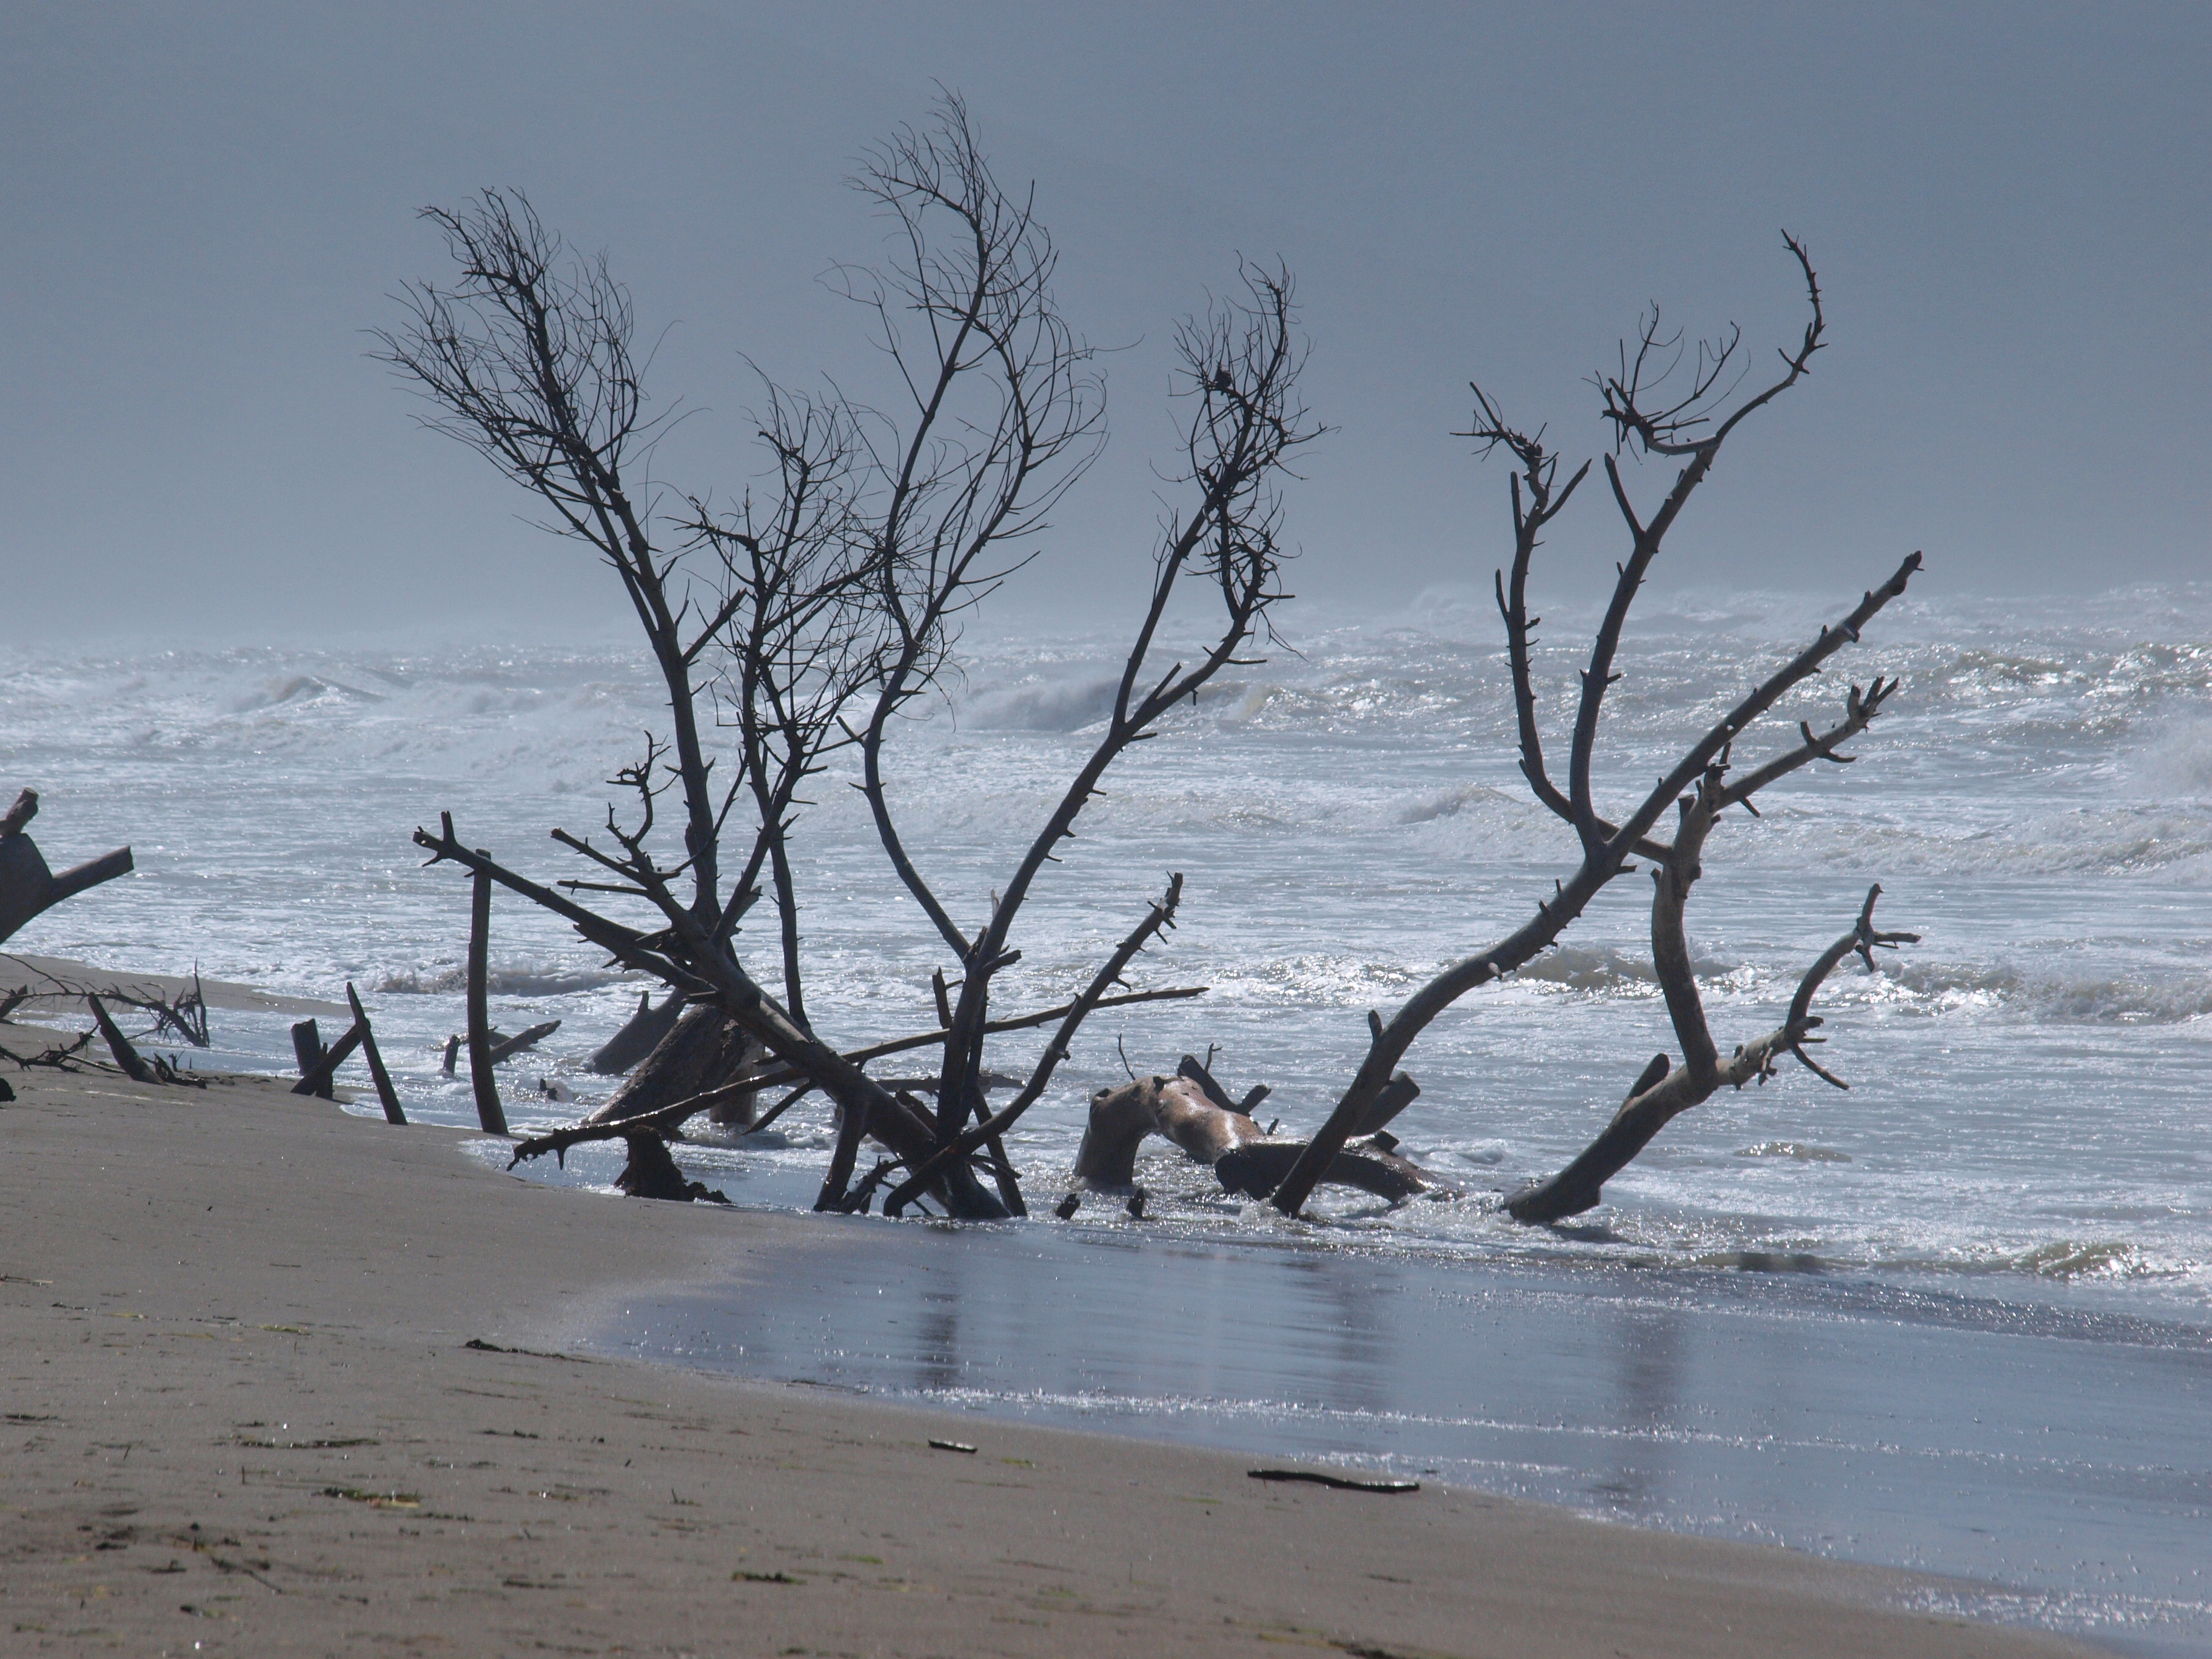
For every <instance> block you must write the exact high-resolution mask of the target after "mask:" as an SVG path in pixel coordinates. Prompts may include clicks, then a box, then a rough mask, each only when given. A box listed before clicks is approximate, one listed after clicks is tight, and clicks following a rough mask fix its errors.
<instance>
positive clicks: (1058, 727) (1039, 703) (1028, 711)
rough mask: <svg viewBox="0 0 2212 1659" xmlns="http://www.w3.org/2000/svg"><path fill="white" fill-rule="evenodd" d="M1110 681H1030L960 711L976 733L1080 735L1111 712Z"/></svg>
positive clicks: (1112, 685)
mask: <svg viewBox="0 0 2212 1659" xmlns="http://www.w3.org/2000/svg"><path fill="white" fill-rule="evenodd" d="M1120 689H1121V685H1120V682H1119V681H1117V680H1113V679H1104V678H1100V679H1085V680H1061V681H1057V682H1054V681H1030V682H1027V683H1025V684H1020V685H1015V686H1009V687H1007V688H1006V689H1005V690H989V691H985V692H983V693H981V695H980V696H976V697H975V699H974V700H973V701H971V702H968V703H967V704H965V705H964V706H963V708H962V709H961V724H962V725H963V726H968V727H969V728H970V729H972V730H975V731H978V732H1079V731H1081V730H1082V729H1083V728H1084V727H1085V726H1093V725H1096V724H1097V722H1098V721H1100V720H1104V719H1105V718H1106V717H1107V715H1109V714H1112V713H1113V712H1114V694H1115V692H1116V691H1117V690H1120Z"/></svg>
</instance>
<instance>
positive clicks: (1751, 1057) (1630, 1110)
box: [1505, 781, 1920, 1222]
mask: <svg viewBox="0 0 2212 1659" xmlns="http://www.w3.org/2000/svg"><path fill="white" fill-rule="evenodd" d="M1728 795H1729V791H1727V790H1725V789H1723V790H1719V791H1717V792H1716V791H1714V790H1712V789H1709V788H1708V787H1705V784H1704V782H1703V781H1700V784H1699V790H1698V793H1697V794H1696V795H1695V796H1694V797H1692V799H1691V800H1690V801H1688V802H1687V803H1686V804H1685V805H1684V807H1683V811H1682V815H1681V825H1680V829H1678V830H1677V831H1676V833H1675V836H1674V848H1673V849H1672V853H1671V855H1670V856H1669V857H1668V858H1667V859H1666V860H1662V862H1660V863H1659V864H1657V865H1656V866H1654V868H1653V870H1652V872H1651V875H1652V881H1653V884H1654V887H1655V889H1656V892H1655V894H1654V896H1653V899H1652V905H1651V945H1652V958H1653V960H1654V962H1655V963H1656V964H1657V966H1658V970H1659V982H1660V985H1661V987H1662V988H1663V989H1664V991H1665V993H1666V997H1667V1012H1668V1018H1670V1019H1671V1020H1672V1021H1673V1022H1674V1037H1675V1041H1676V1042H1680V1044H1681V1045H1682V1053H1683V1054H1684V1056H1685V1060H1684V1063H1683V1064H1682V1065H1680V1066H1673V1065H1672V1064H1671V1062H1670V1061H1669V1060H1668V1058H1667V1056H1666V1055H1665V1054H1655V1055H1653V1056H1652V1058H1651V1063H1650V1065H1649V1066H1645V1067H1644V1072H1643V1074H1642V1075H1641V1076H1640V1077H1638V1079H1636V1083H1635V1085H1634V1086H1633V1087H1632V1088H1631V1089H1630V1090H1629V1091H1628V1098H1627V1100H1626V1102H1625V1103H1623V1104H1622V1106H1621V1108H1620V1111H1618V1112H1617V1113H1615V1114H1614V1115H1613V1121H1612V1122H1610V1123H1609V1124H1607V1126H1606V1127H1605V1131H1604V1133H1601V1134H1600V1135H1599V1136H1598V1138H1597V1139H1595V1140H1594V1141H1592V1142H1591V1143H1590V1145H1589V1147H1588V1148H1587V1149H1585V1150H1584V1151H1583V1153H1582V1155H1581V1156H1580V1157H1578V1158H1576V1159H1575V1160H1574V1162H1573V1163H1571V1164H1568V1165H1567V1167H1566V1168H1565V1169H1564V1170H1560V1171H1559V1173H1558V1174H1557V1175H1554V1176H1549V1177H1547V1179H1545V1180H1542V1181H1536V1182H1530V1183H1528V1185H1527V1186H1525V1187H1522V1188H1520V1189H1519V1190H1518V1191H1516V1192H1514V1193H1510V1194H1508V1195H1507V1196H1506V1200H1505V1209H1506V1212H1507V1213H1508V1214H1510V1215H1511V1216H1512V1217H1513V1218H1514V1219H1515V1220H1516V1221H1528V1222H1541V1221H1558V1220H1561V1219H1563V1218H1565V1217H1567V1216H1571V1215H1579V1214H1581V1213H1582V1212H1583V1211H1584V1210H1589V1209H1595V1208H1596V1207H1597V1206H1598V1204H1599V1203H1600V1201H1601V1189H1602V1188H1604V1186H1605V1183H1606V1182H1607V1181H1609V1180H1611V1179H1612V1178H1613V1176H1616V1175H1618V1174H1620V1171H1621V1170H1624V1169H1626V1168H1627V1167H1628V1164H1629V1163H1630V1161H1631V1160H1632V1159H1633V1158H1635V1157H1636V1155H1637V1154H1638V1152H1642V1151H1643V1150H1644V1148H1645V1147H1646V1146H1650V1144H1651V1138H1652V1137H1653V1136H1654V1135H1656V1134H1657V1133H1659V1131H1660V1130H1661V1129H1662V1128H1664V1127H1666V1126H1667V1124H1668V1121H1670V1120H1672V1119H1674V1117H1676V1116H1678V1115H1680V1114H1681V1113H1683V1112H1686V1111H1688V1110H1689V1109H1690V1108H1691V1107H1692V1106H1697V1105H1700V1104H1702V1103H1705V1101H1707V1100H1710V1099H1711V1098H1712V1097H1713V1096H1714V1095H1716V1094H1717V1093H1719V1092H1720V1091H1721V1090H1722V1089H1723V1088H1731V1089H1741V1088H1742V1087H1743V1085H1745V1084H1747V1083H1753V1082H1757V1083H1762V1084H1763V1083H1765V1081H1766V1079H1768V1078H1770V1077H1771V1076H1773V1075H1774V1062H1775V1061H1776V1060H1777V1059H1778V1058H1779V1057H1780V1056H1782V1055H1783V1054H1792V1055H1795V1056H1796V1058H1797V1060H1800V1061H1801V1062H1802V1064H1803V1065H1804V1066H1805V1068H1806V1069H1807V1070H1808V1071H1809V1072H1811V1073H1813V1074H1814V1076H1816V1077H1818V1078H1819V1079H1820V1080H1821V1081H1822V1082H1824V1083H1829V1084H1832V1085H1835V1086H1836V1087H1837V1088H1838V1089H1848V1088H1850V1086H1851V1085H1850V1084H1848V1083H1846V1082H1844V1080H1843V1079H1841V1078H1839V1077H1838V1076H1836V1075H1835V1073H1832V1072H1830V1071H1829V1070H1827V1069H1826V1067H1825V1066H1821V1065H1820V1063H1819V1062H1818V1061H1816V1060H1814V1059H1813V1057H1812V1056H1811V1055H1810V1054H1807V1053H1806V1052H1805V1045H1806V1044H1807V1043H1808V1042H1820V1041H1822V1039H1821V1038H1820V1037H1816V1036H1813V1035H1812V1034H1813V1032H1814V1030H1816V1029H1818V1028H1819V1026H1820V1024H1821V1021H1820V1016H1818V1015H1817V1014H1815V1013H1814V1012H1813V1011H1812V1010H1813V997H1814V993H1816V992H1817V991H1819V990H1820V985H1821V982H1822V981H1825V980H1826V978H1827V977H1828V975H1829V974H1831V973H1832V972H1833V971H1834V969H1835V968H1836V965H1837V964H1838V963H1840V962H1842V961H1843V959H1844V957H1847V956H1850V954H1851V953H1852V952H1854V951H1857V953H1858V954H1859V955H1860V956H1861V957H1863V958H1864V959H1865V961H1866V966H1867V971H1868V972H1869V973H1872V972H1874V971H1875V964H1874V953H1875V951H1876V950H1877V949H1881V950H1895V949H1896V948H1897V947H1898V946H1899V945H1904V944H1917V942H1918V941H1919V939H1920V935H1919V934H1917V933H1878V932H1876V931H1875V925H1874V902H1875V899H1877V898H1879V897H1880V896H1881V887H1879V886H1875V887H1874V888H1871V889H1869V891H1868V893H1867V896H1866V903H1865V905H1864V906H1863V907H1862V908H1861V909H1860V911H1859V916H1858V921H1857V922H1856V923H1855V924H1853V926H1852V927H1851V928H1850V931H1849V932H1848V933H1845V934H1844V936H1843V937H1842V938H1841V939H1838V940H1837V941H1836V942H1835V943H1834V944H1833V945H1830V946H1829V947H1828V948H1827V949H1826V950H1825V951H1822V952H1821V953H1820V957H1819V958H1818V959H1817V960H1816V961H1815V962H1814V963H1813V965H1812V967H1810V968H1809V969H1807V970H1806V972H1805V975H1804V977H1803V978H1802V979H1801V980H1800V981H1798V982H1797V994H1796V996H1794V997H1792V998H1791V999H1790V1012H1789V1013H1788V1014H1787V1015H1785V1016H1784V1018H1783V1021H1782V1024H1780V1025H1778V1026H1777V1027H1776V1028H1775V1029H1774V1030H1771V1031H1770V1032H1768V1033H1767V1034H1766V1035H1765V1036H1762V1037H1759V1038H1757V1039H1755V1040H1754V1041H1753V1042H1747V1043H1743V1044H1740V1045H1739V1046H1738V1047H1737V1048H1736V1050H1735V1053H1734V1054H1731V1055H1730V1056H1729V1058H1728V1059H1727V1060H1722V1059H1721V1058H1720V1053H1719V1050H1718V1049H1717V1048H1715V1047H1714V1044H1713V1038H1712V1033H1711V1030H1709V1029H1707V1027H1706V1024H1705V1006H1704V1004H1703V1002H1702V1000H1700V998H1699V994H1698V981H1697V975H1695V974H1694V973H1693V972H1692V969H1691V967H1690V953H1689V950H1688V947H1687V945H1686V942H1685V940H1684V936H1683V932H1682V908H1683V905H1684V903H1685V902H1686V900H1687V899H1688V898H1689V896H1690V887H1691V884H1692V883H1694V882H1695V881H1696V880H1697V879H1698V878H1699V875H1700V874H1701V873H1702V872H1701V871H1700V870H1699V865H1698V854H1699V848H1700V847H1701V846H1702V845H1703V843H1704V841H1705V834H1706V832H1707V831H1709V830H1710V829H1711V827H1712V822H1713V819H1714V817H1717V815H1718V813H1719V811H1720V808H1721V806H1722V805H1726V804H1728V801H1727V797H1728ZM1737 799H1742V798H1741V797H1740V796H1739V797H1737Z"/></svg>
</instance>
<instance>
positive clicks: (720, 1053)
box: [584, 1003, 760, 1127]
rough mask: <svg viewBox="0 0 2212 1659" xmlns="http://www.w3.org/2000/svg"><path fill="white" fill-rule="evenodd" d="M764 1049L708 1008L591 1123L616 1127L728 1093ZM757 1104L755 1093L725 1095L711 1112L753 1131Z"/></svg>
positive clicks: (659, 1048) (693, 1015) (658, 1050)
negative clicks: (683, 1103) (679, 1104)
mask: <svg viewBox="0 0 2212 1659" xmlns="http://www.w3.org/2000/svg"><path fill="white" fill-rule="evenodd" d="M759 1052H760V1050H759V1047H758V1045H757V1044H756V1043H755V1042H753V1041H752V1039H751V1038H750V1037H749V1036H746V1035H745V1032H744V1028H743V1027H741V1026H739V1025H738V1024H737V1023H736V1022H735V1021H734V1020H732V1019H730V1018H727V1017H726V1015H724V1014H723V1012H721V1010H720V1009H719V1008H716V1007H714V1006H711V1005H708V1004H704V1003H702V1004H701V1005H699V1006H696V1007H694V1008H692V1009H690V1010H689V1011H688V1012H685V1014H684V1017H683V1018H680V1019H678V1021H677V1022H676V1023H675V1025H674V1026H673V1027H672V1028H671V1030H670V1031H669V1033H668V1035H667V1036H665V1037H663V1038H662V1039H661V1040H660V1041H659V1042H658V1043H656V1044H655V1045H654V1047H653V1052H652V1053H651V1054H647V1056H646V1058H645V1060H644V1061H643V1063H641V1065H640V1066H638V1067H637V1069H636V1070H635V1071H634V1072H632V1073H630V1074H629V1077H628V1078H627V1079H625V1080H624V1081H623V1085H622V1087H621V1088H619V1089H617V1090H616V1091H615V1092H614V1096H613V1097H612V1098H611V1099H610V1100H609V1101H608V1102H607V1103H606V1104H605V1105H604V1106H602V1107H600V1108H599V1109H598V1110H597V1111H595V1112H593V1113H592V1115H590V1116H588V1117H586V1119H585V1120H584V1121H585V1122H586V1123H591V1124H597V1123H612V1122H616V1121H620V1120H622V1119H624V1118H630V1117H637V1116H640V1115H643V1114H645V1113H647V1112H653V1111H657V1110H659V1109H661V1108H662V1107H665V1106H670V1105H673V1104H674V1103H676V1102H678V1101H679V1100H687V1099H690V1097H693V1096H695V1095H702V1094H708V1093H710V1092H713V1091H718V1090H725V1089H726V1088H727V1087H728V1085H731V1084H732V1083H736V1082H738V1081H740V1080H742V1079H744V1076H745V1075H746V1073H748V1072H749V1071H750V1070H751V1069H753V1067H754V1066H755V1063H756V1061H757V1058H758V1056H759ZM757 1101H758V1096H757V1093H756V1092H755V1091H752V1090H750V1089H747V1090H743V1091H738V1092H736V1093H733V1094H724V1095H722V1096H721V1097H720V1098H718V1100H717V1101H716V1103H714V1105H713V1106H712V1107H711V1108H709V1110H711V1112H712V1113H713V1115H714V1121H715V1122H717V1123H726V1124H734V1125H736V1126H738V1127H745V1126H747V1125H750V1123H751V1122H752V1121H753V1115H754V1110H755V1108H756V1105H757Z"/></svg>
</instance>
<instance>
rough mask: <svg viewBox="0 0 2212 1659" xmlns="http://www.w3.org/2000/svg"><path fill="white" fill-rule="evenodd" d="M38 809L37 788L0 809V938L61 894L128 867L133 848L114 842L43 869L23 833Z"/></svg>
mask: <svg viewBox="0 0 2212 1659" xmlns="http://www.w3.org/2000/svg"><path fill="white" fill-rule="evenodd" d="M38 811H39V792H38V791H37V790H35V789H26V790H24V791H23V792H22V793H21V794H19V795H17V796H16V797H15V805H12V806H10V807H9V809H8V810H7V811H6V812H5V813H0V940H4V939H8V938H9V937H10V936H11V935H13V934H14V933H15V932H16V930H17V929H19V928H21V927H22V926H23V924H24V923H25V922H27V921H30V920H31V919H32V918H33V916H37V915H43V914H44V913H45V912H46V911H48V910H51V909H52V908H54V906H56V905H57V904H59V903H60V902H62V901H63V900H64V899H66V898H73V897H75V896H76V895H77V894H79V893H82V892H83V891H84V890H85V889H87V888H88V887H97V886H98V885H100V883H101V882H103V881H112V880H114V879H115V878H116V877H118V876H122V875H128V874H129V873H130V872H131V849H130V848H127V847H118V848H116V849H115V850H114V851H113V852H112V853H107V854H102V855H101V856H100V857H99V858H96V859H90V860H87V861H86V862H84V863H82V864H80V865H77V866H76V867H75V868H73V869H69V870H64V871H63V872H61V874H59V875H56V874H54V873H53V872H52V871H51V870H49V869H47V868H46V860H45V858H44V857H42V856H41V855H40V852H39V846H38V843H37V842H34V841H33V840H32V839H31V838H30V836H27V835H26V834H24V833H23V830H24V826H25V825H26V824H27V823H30V821H31V820H32V819H33V817H37V816H38Z"/></svg>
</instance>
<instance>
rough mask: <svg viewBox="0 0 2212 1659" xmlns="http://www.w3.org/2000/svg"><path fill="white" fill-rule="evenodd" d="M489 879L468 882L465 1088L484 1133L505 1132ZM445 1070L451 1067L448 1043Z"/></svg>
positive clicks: (480, 875) (477, 876)
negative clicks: (494, 1043)
mask: <svg viewBox="0 0 2212 1659" xmlns="http://www.w3.org/2000/svg"><path fill="white" fill-rule="evenodd" d="M490 980H491V878H490V877H489V876H488V875H486V874H484V872H483V871H481V870H479V871H477V872H476V873H475V875H474V877H473V878H471V882H470V884H469V981H468V1020H469V1087H470V1091H471V1093H473V1094H474V1095H475V1096H476V1102H477V1124H478V1126H479V1127H482V1128H483V1132H484V1133H486V1134H488V1135H503V1134H505V1133H507V1113H506V1111H505V1110H504V1109H502V1108H501V1105H500V1103H499V1079H497V1078H496V1077H495V1075H494V1074H493V1073H492V1066H494V1065H495V1064H496V1063H497V1062H496V1061H495V1060H494V1058H493V1055H492V1052H491V995H490ZM446 1069H447V1071H448V1072H450V1071H452V1070H453V1049H452V1047H451V1045H448V1046H447V1051H446Z"/></svg>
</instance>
